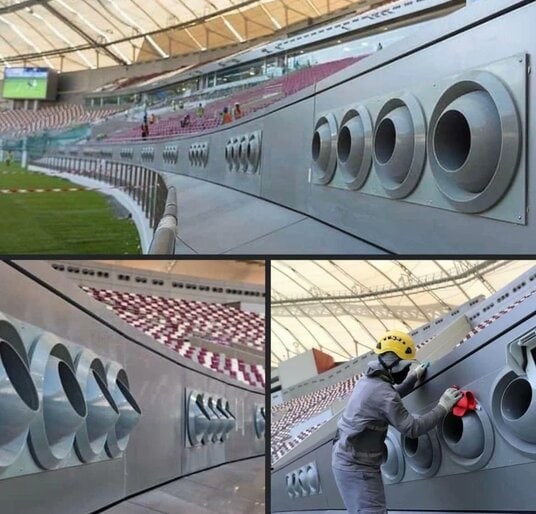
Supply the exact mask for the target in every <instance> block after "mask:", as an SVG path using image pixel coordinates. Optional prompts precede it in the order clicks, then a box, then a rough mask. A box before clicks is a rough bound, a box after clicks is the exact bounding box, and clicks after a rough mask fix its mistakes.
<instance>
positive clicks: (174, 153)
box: [162, 145, 179, 164]
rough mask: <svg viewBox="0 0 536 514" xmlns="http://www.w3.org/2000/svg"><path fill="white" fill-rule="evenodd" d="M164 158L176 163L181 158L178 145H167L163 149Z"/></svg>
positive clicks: (165, 160)
mask: <svg viewBox="0 0 536 514" xmlns="http://www.w3.org/2000/svg"><path fill="white" fill-rule="evenodd" d="M162 160H163V161H164V162H167V163H170V164H176V163H177V161H178V160H179V149H178V147H177V146H176V145H166V146H164V149H163V150H162Z"/></svg>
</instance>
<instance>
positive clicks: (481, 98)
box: [428, 71, 522, 213]
mask: <svg viewBox="0 0 536 514" xmlns="http://www.w3.org/2000/svg"><path fill="white" fill-rule="evenodd" d="M521 140H522V136H521V123H520V120H519V115H518V112H517V108H516V105H515V102H514V100H513V99H512V96H511V95H510V92H509V91H508V89H507V87H506V86H505V85H504V84H503V83H502V82H501V81H500V80H499V79H498V78H497V77H495V76H494V75H493V74H492V73H489V72H483V71H482V72H473V73H469V74H467V75H466V77H465V78H464V79H463V80H458V81H457V82H455V83H453V84H452V85H450V86H449V87H448V88H447V89H446V90H445V91H444V92H443V94H442V95H441V97H440V99H439V100H438V102H437V104H436V106H435V108H434V111H433V113H432V116H431V118H430V137H429V140H428V155H429V161H430V167H431V169H432V172H433V174H434V177H435V179H436V182H437V185H438V187H439V189H440V191H441V192H442V193H443V195H445V197H446V198H447V199H448V200H449V202H450V203H451V204H452V205H454V206H455V207H456V208H457V209H458V210H460V211H462V212H469V213H473V212H482V211H485V210H487V209H489V208H490V207H492V206H493V205H495V204H496V203H497V202H498V201H499V200H500V199H501V198H502V197H503V196H504V194H505V193H506V191H507V190H508V188H509V187H510V184H511V182H512V179H513V177H514V175H515V173H516V171H517V164H518V160H519V155H520V149H521V142H522V141H521Z"/></svg>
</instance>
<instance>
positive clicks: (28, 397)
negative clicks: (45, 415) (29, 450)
mask: <svg viewBox="0 0 536 514" xmlns="http://www.w3.org/2000/svg"><path fill="white" fill-rule="evenodd" d="M38 410H39V397H38V395H37V390H36V387H35V384H34V383H33V380H32V377H31V375H30V370H29V369H28V367H27V365H26V363H25V362H24V359H23V358H22V357H21V355H20V354H19V353H18V352H17V351H16V350H15V349H14V348H13V347H12V346H11V344H9V343H8V342H7V341H4V340H3V339H0V468H5V467H8V466H10V465H11V464H13V463H14V462H15V461H16V460H17V458H18V457H19V455H20V454H21V452H22V450H23V449H24V447H25V445H26V438H27V436H28V431H29V428H30V423H31V421H32V420H33V419H34V417H35V415H36V414H37V412H38Z"/></svg>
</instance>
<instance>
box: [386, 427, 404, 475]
mask: <svg viewBox="0 0 536 514" xmlns="http://www.w3.org/2000/svg"><path fill="white" fill-rule="evenodd" d="M381 470H382V474H383V476H384V478H385V479H386V481H387V482H388V483H391V484H395V483H397V482H400V481H401V480H402V477H403V476H404V472H405V462H404V455H403V453H402V448H401V447H400V435H398V434H396V433H394V432H393V431H392V429H390V430H389V431H388V432H387V437H386V438H385V448H384V456H383V464H382V467H381Z"/></svg>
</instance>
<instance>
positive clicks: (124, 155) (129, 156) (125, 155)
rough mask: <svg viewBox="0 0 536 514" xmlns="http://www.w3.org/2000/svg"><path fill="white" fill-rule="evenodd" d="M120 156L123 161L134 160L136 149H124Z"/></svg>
mask: <svg viewBox="0 0 536 514" xmlns="http://www.w3.org/2000/svg"><path fill="white" fill-rule="evenodd" d="M119 155H120V156H121V159H132V157H133V156H134V149H133V148H123V149H122V150H121V151H120V152H119Z"/></svg>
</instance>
